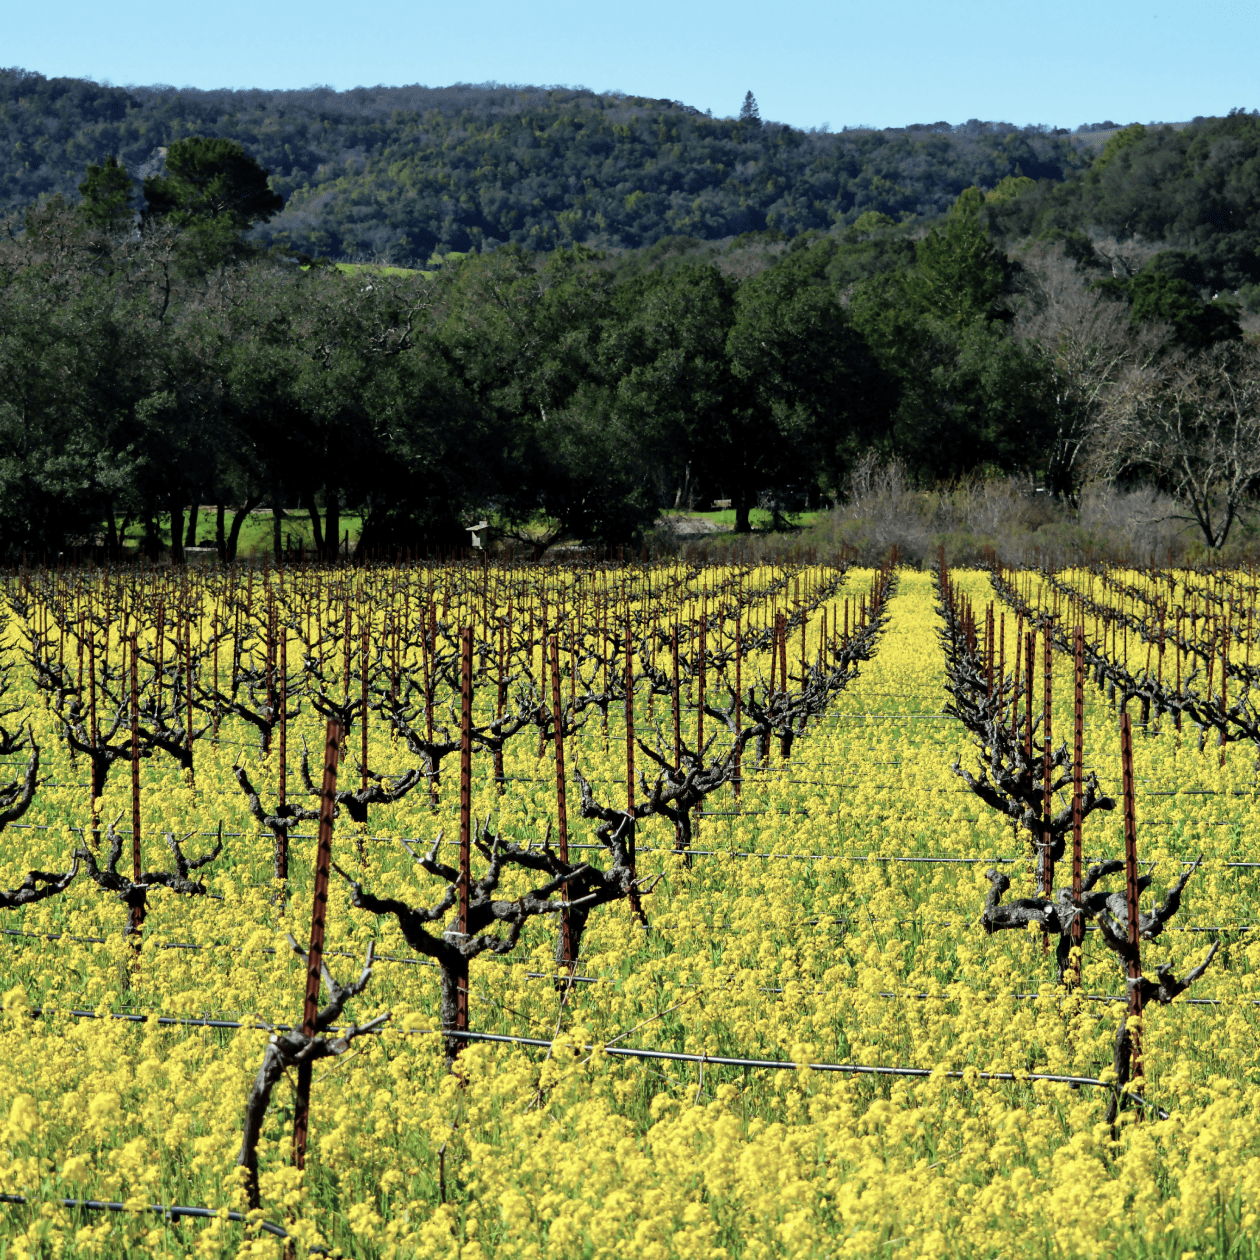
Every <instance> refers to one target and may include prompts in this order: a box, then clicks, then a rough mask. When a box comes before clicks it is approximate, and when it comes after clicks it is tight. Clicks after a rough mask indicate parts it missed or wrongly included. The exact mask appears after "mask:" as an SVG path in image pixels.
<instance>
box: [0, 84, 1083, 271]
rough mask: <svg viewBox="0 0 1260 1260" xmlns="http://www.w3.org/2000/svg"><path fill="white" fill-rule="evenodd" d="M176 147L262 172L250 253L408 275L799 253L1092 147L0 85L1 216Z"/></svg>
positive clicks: (657, 118)
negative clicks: (571, 257) (699, 248)
mask: <svg viewBox="0 0 1260 1260" xmlns="http://www.w3.org/2000/svg"><path fill="white" fill-rule="evenodd" d="M731 104H732V108H733V109H734V108H735V107H736V106H737V102H732V103H731ZM190 135H199V136H212V137H222V138H227V139H232V140H236V141H239V142H240V143H241V144H243V145H244V146H245V148H246V149H247V150H248V152H249V153H250V154H251V155H253V156H254V157H255V158H256V159H257V160H258V162H259V163H260V164H261V165H262V166H263V167H264V168H265V169H266V170H267V171H269V172H270V176H271V185H272V187H273V188H274V189H275V191H276V192H277V193H279V194H280V195H281V196H282V197H283V198H284V200H285V209H284V211H283V212H282V213H281V214H280V215H278V216H277V217H276V218H275V219H274V220H272V221H271V222H270V223H269V224H266V225H263V226H262V227H260V228H259V230H258V231H259V235H260V236H261V237H262V238H263V239H266V240H274V241H278V242H283V243H285V244H288V245H290V246H292V247H293V248H294V249H298V250H301V251H303V252H305V253H308V254H311V255H323V256H327V257H332V258H342V257H363V258H372V259H388V260H390V261H394V262H398V263H403V264H413V263H417V262H424V261H425V260H426V259H428V258H429V257H430V255H432V254H433V253H437V254H440V255H444V254H446V253H448V252H451V251H461V252H462V251H467V250H470V249H476V248H479V247H482V246H485V245H489V246H494V245H496V244H498V243H504V242H511V243H515V244H518V245H521V246H523V247H524V248H526V249H531V250H547V249H553V248H555V247H557V246H560V245H571V244H587V245H591V246H597V247H623V248H637V247H640V246H643V245H649V244H652V243H653V242H654V241H657V240H659V239H660V238H661V237H663V236H679V235H687V236H695V237H699V238H701V239H715V238H721V237H729V236H735V235H739V234H740V233H743V232H750V231H765V230H767V229H773V230H775V231H778V232H781V233H783V234H785V235H786V236H795V235H796V234H797V233H799V232H802V231H805V230H807V229H828V228H831V227H833V226H835V225H836V224H848V223H852V222H853V221H854V220H855V219H856V218H857V217H858V216H859V215H860V214H862V213H863V212H864V211H866V210H877V211H879V212H880V213H882V214H887V215H889V216H891V217H893V218H895V219H897V220H900V219H902V218H903V217H905V216H910V217H915V218H921V217H924V216H934V215H939V214H941V213H943V212H944V211H945V210H946V209H948V207H949V206H950V205H951V204H952V203H953V201H954V199H955V198H956V197H957V196H958V194H959V193H960V192H962V190H963V189H964V188H968V187H970V186H971V185H973V184H975V185H979V186H981V187H993V186H994V185H996V184H997V183H998V182H999V181H1000V180H1002V179H1003V178H1005V177H1006V176H1008V175H1015V174H1022V175H1026V176H1029V177H1032V178H1036V179H1041V178H1045V179H1050V180H1059V179H1062V178H1063V177H1064V176H1065V175H1066V174H1068V173H1070V172H1072V171H1074V170H1079V169H1082V168H1083V167H1084V166H1086V165H1088V161H1089V158H1090V156H1091V148H1090V138H1089V137H1088V136H1075V137H1074V136H1069V135H1068V133H1067V132H1065V131H1059V132H1051V131H1050V130H1049V129H1047V128H1023V129H1021V128H1016V127H1013V126H1010V125H1009V124H1005V123H985V122H980V121H977V120H972V121H971V122H969V123H967V124H965V125H963V126H960V127H951V126H950V125H949V124H948V123H933V124H928V125H925V126H922V127H914V128H909V129H905V130H884V131H881V130H865V129H864V130H853V131H845V132H841V133H837V134H831V133H829V132H825V131H811V132H806V131H800V130H797V129H795V128H792V127H785V126H782V125H780V124H777V123H770V122H765V123H763V122H762V121H761V120H760V118H759V117H757V116H756V112H755V111H753V112H752V113H751V114H749V115H748V116H745V117H742V118H736V117H733V118H711V117H709V116H707V115H706V114H702V113H700V112H699V111H698V110H696V109H694V108H692V107H690V106H687V105H683V104H681V103H680V102H678V101H667V100H646V99H643V98H641V97H630V96H619V95H618V96H614V95H598V94H596V93H593V92H587V91H582V90H571V89H544V88H508V87H498V86H483V87H474V86H470V85H461V86H456V87H451V88H423V87H400V88H363V89H355V90H354V91H350V92H333V91H331V90H328V89H310V90H306V91H292V92H263V91H243V92H233V91H217V92H202V91H196V90H192V89H187V88H184V89H179V90H178V91H177V90H176V89H174V88H115V87H103V86H100V85H98V84H95V83H90V82H87V81H84V80H80V79H44V78H43V77H42V76H40V75H36V74H30V73H27V72H25V71H20V70H9V71H3V72H0V206H5V205H7V206H9V207H19V206H24V205H26V204H28V203H30V202H31V201H34V200H35V199H36V198H38V197H41V196H47V195H49V194H52V193H57V192H60V193H62V194H63V195H65V196H73V195H74V192H75V189H76V188H77V186H78V183H79V181H80V180H81V179H82V172H83V169H84V167H85V166H86V165H87V164H88V163H91V162H96V163H99V162H101V161H102V160H103V159H104V158H105V156H106V155H107V154H114V155H116V156H117V157H118V159H119V160H120V161H121V162H122V164H123V165H124V166H125V167H126V168H127V170H128V171H130V172H131V173H132V174H133V175H134V176H135V178H136V180H137V188H136V191H137V194H138V193H139V181H140V180H142V179H143V178H144V177H145V176H146V175H150V174H153V173H154V172H156V171H160V169H161V165H162V157H161V153H160V150H161V149H162V148H165V147H166V146H168V145H169V144H171V143H172V142H173V141H175V140H178V139H181V138H186V137H188V136H190ZM137 204H138V202H137Z"/></svg>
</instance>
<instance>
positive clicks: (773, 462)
mask: <svg viewBox="0 0 1260 1260" xmlns="http://www.w3.org/2000/svg"><path fill="white" fill-rule="evenodd" d="M805 254H806V251H801V254H800V255H798V257H800V258H801V259H802V261H801V262H800V263H796V261H795V260H793V259H790V260H789V263H788V264H785V265H781V266H779V267H776V268H773V269H772V270H770V271H768V272H764V273H763V274H762V275H760V276H756V277H754V278H753V279H751V280H745V281H744V282H743V283H742V284H741V285H740V286H739V289H738V292H737V294H736V301H735V320H734V323H733V325H732V327H731V331H730V333H729V335H728V336H727V339H726V353H727V357H728V360H729V362H730V371H731V375H732V377H733V378H734V385H735V398H734V400H733V401H734V405H733V407H732V410H731V414H730V417H729V419H728V421H727V424H726V425H725V426H723V427H722V428H720V429H718V430H716V431H715V432H713V434H712V435H711V437H710V438H709V440H708V445H709V448H710V458H711V459H712V461H713V464H714V466H715V467H716V468H717V469H718V470H719V473H718V475H719V476H720V479H721V480H722V481H723V483H724V484H725V485H727V486H728V487H729V489H730V491H731V495H730V497H731V498H732V500H733V501H734V505H735V522H736V523H735V528H736V531H737V532H747V531H748V530H749V529H750V528H751V525H750V521H749V511H750V509H751V508H752V507H753V506H754V505H755V503H756V500H757V496H758V493H759V492H760V491H763V490H768V489H774V490H779V491H783V490H786V489H788V488H789V487H799V488H803V489H807V490H808V489H810V488H818V489H820V488H822V487H823V486H824V485H827V484H830V485H831V487H832V488H833V489H834V488H838V483H839V481H840V479H841V474H842V470H843V469H844V468H845V466H846V465H847V463H848V462H849V461H850V460H851V459H852V458H854V457H855V456H856V455H857V453H858V452H859V451H860V450H861V448H862V447H863V446H864V445H866V444H867V443H868V442H869V441H870V440H871V438H872V437H873V435H874V434H875V433H877V432H878V431H879V429H880V428H881V427H882V426H883V425H884V424H886V422H887V416H888V412H889V411H890V410H891V407H892V405H893V402H894V399H895V388H894V386H893V385H892V382H891V381H890V379H889V378H888V376H887V374H886V373H885V372H883V371H882V370H881V369H880V367H879V365H878V364H877V363H876V362H875V358H874V356H873V355H872V354H871V352H870V349H869V347H868V346H867V344H866V342H865V340H864V339H863V338H862V336H861V334H860V333H859V332H858V331H857V330H856V329H855V328H854V327H853V326H852V324H851V322H850V320H849V319H848V317H847V316H846V314H845V312H844V310H843V309H842V307H841V306H840V303H839V301H838V300H837V297H836V294H835V292H834V290H832V289H831V288H830V286H826V285H824V284H822V283H820V282H818V283H816V282H815V280H816V279H817V277H816V276H815V275H814V274H813V273H814V272H815V271H816V268H817V263H816V262H815V261H814V260H812V259H809V258H807V257H805Z"/></svg>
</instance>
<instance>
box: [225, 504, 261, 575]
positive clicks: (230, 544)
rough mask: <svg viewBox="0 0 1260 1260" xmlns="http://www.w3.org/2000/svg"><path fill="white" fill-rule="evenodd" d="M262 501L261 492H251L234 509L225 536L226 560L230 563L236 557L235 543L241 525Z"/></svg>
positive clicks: (238, 538)
mask: <svg viewBox="0 0 1260 1260" xmlns="http://www.w3.org/2000/svg"><path fill="white" fill-rule="evenodd" d="M261 502H262V495H261V494H251V495H250V496H249V498H247V499H246V500H245V503H244V505H243V506H241V507H239V508H237V509H236V511H235V512H234V513H233V514H232V528H231V531H230V532H229V533H228V538H227V557H226V559H227V562H228V563H229V564H230V563H232V562H233V561H234V560H235V559H236V544H237V542H238V541H239V540H240V537H241V526H242V525H244V524H245V521H246V520H247V519H248V517H249V514H250V513H251V512H252V511H253V510H254V509H255V508H256V507H257V506H258V505H259V503H261Z"/></svg>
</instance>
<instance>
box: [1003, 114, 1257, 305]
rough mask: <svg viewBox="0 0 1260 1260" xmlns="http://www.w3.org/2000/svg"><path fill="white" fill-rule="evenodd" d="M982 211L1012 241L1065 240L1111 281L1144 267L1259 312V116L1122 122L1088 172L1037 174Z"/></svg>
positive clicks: (1086, 261) (1087, 262)
mask: <svg viewBox="0 0 1260 1260" xmlns="http://www.w3.org/2000/svg"><path fill="white" fill-rule="evenodd" d="M986 217H987V221H988V225H989V227H990V229H991V230H992V231H993V232H995V233H996V234H997V235H998V236H1000V237H1002V238H1004V239H1006V240H1007V241H1010V242H1014V241H1018V240H1020V239H1024V238H1027V237H1030V236H1037V237H1042V238H1045V237H1054V236H1062V237H1064V238H1065V239H1066V240H1068V241H1069V248H1070V249H1071V251H1072V252H1073V253H1074V255H1075V256H1076V257H1077V258H1078V260H1079V261H1081V262H1082V263H1084V264H1086V265H1087V266H1090V267H1093V268H1101V269H1105V270H1109V271H1111V272H1113V273H1114V274H1115V276H1116V277H1117V278H1126V277H1128V276H1129V275H1131V274H1135V273H1137V272H1138V271H1147V272H1149V273H1150V274H1155V275H1164V276H1167V277H1169V278H1173V279H1177V280H1182V281H1184V282H1185V283H1187V284H1189V285H1191V286H1193V287H1194V288H1196V289H1201V290H1210V291H1211V292H1218V291H1221V290H1230V291H1237V290H1239V289H1241V290H1243V295H1244V297H1246V298H1247V299H1248V305H1250V306H1251V307H1252V308H1253V309H1260V301H1257V299H1258V298H1260V291H1254V292H1253V291H1252V290H1253V289H1254V287H1255V286H1257V285H1258V284H1260V115H1258V114H1257V113H1256V111H1255V110H1253V111H1252V112H1251V113H1249V114H1248V113H1245V112H1243V111H1242V110H1233V111H1231V112H1230V114H1229V115H1228V116H1227V117H1224V118H1204V119H1196V120H1195V121H1194V123H1193V124H1191V125H1190V126H1187V127H1184V128H1174V127H1169V126H1161V127H1156V126H1151V127H1143V126H1140V125H1135V126H1132V127H1127V128H1124V129H1123V130H1121V131H1118V132H1116V133H1115V134H1113V135H1112V136H1111V137H1110V138H1109V139H1108V140H1107V142H1106V145H1105V147H1104V148H1103V150H1102V152H1101V153H1100V154H1099V155H1098V157H1097V158H1096V159H1095V160H1094V161H1093V162H1092V163H1091V164H1090V165H1089V166H1088V167H1087V168H1086V169H1085V170H1083V171H1081V172H1080V173H1078V174H1076V175H1074V176H1073V177H1072V178H1070V179H1067V180H1065V181H1062V182H1056V181H1052V180H1042V181H1040V182H1039V183H1038V185H1037V186H1036V187H1035V188H1029V189H1027V190H1026V191H1025V193H1024V194H1023V195H1022V196H1020V197H1019V198H1018V199H1016V200H1012V201H1007V202H1004V203H1002V204H1000V205H993V206H990V207H989V208H988V209H987V210H986ZM1090 238H1093V242H1092V243H1091V241H1090ZM1105 238H1111V241H1110V243H1105ZM1099 244H1101V245H1102V252H1101V253H1100V252H1098V251H1097V248H1096V246H1097V245H1099Z"/></svg>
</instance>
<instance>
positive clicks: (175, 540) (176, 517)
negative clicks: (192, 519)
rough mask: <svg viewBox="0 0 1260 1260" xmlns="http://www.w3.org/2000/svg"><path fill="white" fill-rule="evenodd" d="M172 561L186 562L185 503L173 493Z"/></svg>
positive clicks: (176, 562)
mask: <svg viewBox="0 0 1260 1260" xmlns="http://www.w3.org/2000/svg"><path fill="white" fill-rule="evenodd" d="M171 563H172V564H183V563H184V505H183V503H181V502H180V499H179V496H178V495H177V494H172V495H171Z"/></svg>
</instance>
